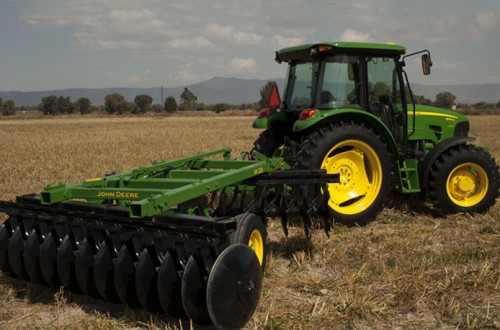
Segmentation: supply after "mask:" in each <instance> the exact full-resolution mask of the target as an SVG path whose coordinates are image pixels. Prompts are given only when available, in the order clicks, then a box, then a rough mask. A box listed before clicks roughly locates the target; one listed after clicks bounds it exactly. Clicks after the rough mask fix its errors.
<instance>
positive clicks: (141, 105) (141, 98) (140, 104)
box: [133, 94, 153, 113]
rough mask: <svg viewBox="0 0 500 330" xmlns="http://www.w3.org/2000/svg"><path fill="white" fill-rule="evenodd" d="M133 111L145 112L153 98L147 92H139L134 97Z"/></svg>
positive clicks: (148, 109)
mask: <svg viewBox="0 0 500 330" xmlns="http://www.w3.org/2000/svg"><path fill="white" fill-rule="evenodd" d="M134 103H135V106H134V110H133V112H134V113H145V112H148V111H150V110H151V105H152V104H153V98H152V97H151V96H149V95H147V94H139V95H137V96H136V97H135V98H134Z"/></svg>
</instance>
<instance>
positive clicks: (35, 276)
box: [23, 226, 45, 284]
mask: <svg viewBox="0 0 500 330" xmlns="http://www.w3.org/2000/svg"><path fill="white" fill-rule="evenodd" d="M41 232H42V231H41V230H40V227H39V226H36V227H35V228H34V229H33V230H32V231H31V234H30V235H29V236H28V239H27V240H26V246H25V247H24V256H23V261H24V268H25V269H26V273H28V276H29V278H30V279H31V281H32V282H35V283H38V284H45V280H44V279H43V275H42V271H41V269H40V244H41V243H42V242H43V236H42V233H41Z"/></svg>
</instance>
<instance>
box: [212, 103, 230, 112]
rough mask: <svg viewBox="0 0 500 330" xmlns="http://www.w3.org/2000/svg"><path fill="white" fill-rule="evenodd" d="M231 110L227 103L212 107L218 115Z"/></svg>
mask: <svg viewBox="0 0 500 330" xmlns="http://www.w3.org/2000/svg"><path fill="white" fill-rule="evenodd" d="M229 109H231V106H230V105H229V104H227V103H217V104H215V105H214V106H213V107H212V111H215V112H217V113H219V112H222V111H227V110H229Z"/></svg>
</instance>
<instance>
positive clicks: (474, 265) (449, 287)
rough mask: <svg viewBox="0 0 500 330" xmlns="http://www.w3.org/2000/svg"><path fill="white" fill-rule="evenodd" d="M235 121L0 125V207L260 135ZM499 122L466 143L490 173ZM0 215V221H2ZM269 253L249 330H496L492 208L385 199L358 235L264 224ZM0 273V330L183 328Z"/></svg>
mask: <svg viewBox="0 0 500 330" xmlns="http://www.w3.org/2000/svg"><path fill="white" fill-rule="evenodd" d="M252 120H253V118H252V117H249V116H246V117H245V116H241V117H227V116H226V117H216V116H204V117H201V116H200V117H180V116H179V117H177V116H172V117H138V118H131V117H103V118H80V117H79V116H78V117H57V118H40V119H22V118H21V119H19V118H18V119H14V120H12V119H9V120H0V160H1V165H0V199H1V200H12V199H14V198H15V196H16V195H19V194H25V193H30V192H39V191H40V190H41V189H42V188H43V187H44V186H45V185H46V184H47V183H57V182H58V181H62V182H66V183H76V182H79V181H81V180H84V179H87V178H93V177H96V176H100V175H103V174H104V173H110V172H113V171H117V172H120V171H125V170H130V169H131V168H134V167H137V166H140V165H148V164H150V163H151V162H152V161H154V160H160V159H173V158H177V157H182V156H187V155H192V154H194V153H198V152H203V151H210V150H214V149H218V148H219V147H222V146H229V147H232V148H233V150H234V152H235V154H236V153H238V152H241V151H245V150H249V149H250V148H251V146H252V143H253V141H254V140H255V138H256V137H257V135H258V134H259V131H257V130H253V129H252V128H251V122H252ZM499 128H500V117H498V116H475V117H472V118H471V135H473V136H476V137H478V140H477V144H479V145H486V146H488V147H489V149H490V152H491V153H492V155H493V156H494V157H495V158H496V161H497V163H500V140H499V139H498V129H499ZM5 218H6V217H5V215H3V214H2V215H0V222H3V221H4V220H5ZM269 240H270V248H271V252H270V255H269V259H268V266H267V270H266V274H265V279H264V289H263V295H262V299H261V302H260V305H259V307H258V310H257V312H256V313H255V315H254V318H253V320H252V321H251V322H250V323H249V324H248V325H247V327H248V328H249V329H252V328H259V329H260V328H282V329H291V328H294V329H296V328H307V329H309V328H310V329H313V328H341V329H345V328H399V329H422V328H497V329H498V328H500V200H497V204H496V205H495V206H494V207H493V208H492V209H491V210H490V211H489V212H488V213H487V214H484V215H475V216H471V215H465V214H459V215H453V216H447V217H439V216H438V215H437V214H436V212H434V211H433V210H432V208H431V207H430V206H429V205H428V204H427V203H424V202H422V201H420V200H419V199H418V198H416V197H412V198H409V199H405V198H403V197H401V196H397V195H396V196H393V197H392V200H391V202H390V203H388V205H387V207H386V208H385V209H384V211H383V212H382V213H381V214H380V215H379V217H378V218H377V219H376V220H375V221H374V222H373V223H371V224H370V225H368V226H366V227H363V228H345V227H340V226H335V227H334V228H333V232H332V233H331V238H327V237H326V236H325V234H324V233H323V232H322V231H321V230H314V231H313V232H312V239H311V240H310V241H308V240H306V239H305V238H304V235H303V233H302V229H301V228H299V227H292V228H291V231H290V236H289V238H288V239H287V238H285V237H284V235H283V233H282V232H281V228H280V224H279V221H270V227H269ZM190 326H191V325H190V323H189V322H180V321H178V320H175V319H171V318H168V317H167V316H163V315H159V316H158V315H153V314H149V313H147V312H145V311H143V310H132V309H129V308H127V307H125V306H124V305H116V304H111V303H107V302H104V301H101V300H96V299H92V298H88V297H85V296H80V295H76V294H72V293H69V292H64V291H62V290H61V291H54V290H51V289H48V288H45V287H41V286H38V285H34V284H30V283H26V282H24V281H21V280H17V279H13V278H10V277H8V276H5V275H4V274H0V328H4V329H7V328H54V327H55V328H65V329H66V328H68V329H73V328H74V329H79V328H116V329H121V328H173V329H178V328H184V329H185V328H190Z"/></svg>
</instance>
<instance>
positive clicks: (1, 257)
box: [0, 218, 12, 274]
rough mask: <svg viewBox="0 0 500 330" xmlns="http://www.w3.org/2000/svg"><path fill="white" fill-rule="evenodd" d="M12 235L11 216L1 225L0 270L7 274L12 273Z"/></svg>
mask: <svg viewBox="0 0 500 330" xmlns="http://www.w3.org/2000/svg"><path fill="white" fill-rule="evenodd" d="M11 236H12V229H11V220H10V218H9V219H7V220H5V222H4V223H3V224H2V226H1V227H0V270H1V271H2V272H4V273H6V274H12V269H11V268H10V264H9V240H10V238H11Z"/></svg>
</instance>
